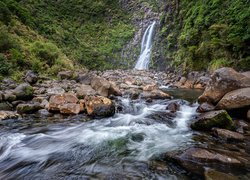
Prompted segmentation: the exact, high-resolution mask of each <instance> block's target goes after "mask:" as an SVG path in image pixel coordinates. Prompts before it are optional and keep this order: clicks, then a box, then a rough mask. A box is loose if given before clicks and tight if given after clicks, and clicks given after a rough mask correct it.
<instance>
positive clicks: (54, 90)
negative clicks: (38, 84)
mask: <svg viewBox="0 0 250 180" xmlns="http://www.w3.org/2000/svg"><path fill="white" fill-rule="evenodd" d="M47 93H48V94H49V95H56V94H63V93H65V90H64V89H63V88H61V87H53V88H49V89H47Z"/></svg>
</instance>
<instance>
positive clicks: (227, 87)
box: [199, 68, 250, 104]
mask: <svg viewBox="0 0 250 180" xmlns="http://www.w3.org/2000/svg"><path fill="white" fill-rule="evenodd" d="M246 87H250V78H247V77H246V76H244V75H242V74H241V73H238V72H236V71H235V70H234V69H232V68H221V69H218V70H216V71H215V72H214V73H213V75H212V76H211V80H210V81H209V83H208V85H207V87H206V89H205V91H204V93H203V94H202V95H201V96H200V97H199V102H211V103H213V104H216V103H217V102H219V101H220V99H221V98H222V97H223V96H224V95H225V94H226V93H228V92H230V91H233V90H236V89H240V88H246Z"/></svg>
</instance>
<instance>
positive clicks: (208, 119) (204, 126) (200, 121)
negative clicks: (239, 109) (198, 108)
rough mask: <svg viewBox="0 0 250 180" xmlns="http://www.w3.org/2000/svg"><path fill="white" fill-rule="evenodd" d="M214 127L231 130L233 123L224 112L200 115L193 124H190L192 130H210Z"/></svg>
mask: <svg viewBox="0 0 250 180" xmlns="http://www.w3.org/2000/svg"><path fill="white" fill-rule="evenodd" d="M214 127H218V128H224V129H233V128H234V122H233V120H232V118H231V117H230V116H229V114H228V113H227V112H226V111H225V110H220V111H210V112H207V113H204V114H201V115H200V116H199V117H198V118H197V120H196V121H195V122H193V123H192V124H191V128H192V129H194V130H205V131H206V130H211V129H212V128H214Z"/></svg>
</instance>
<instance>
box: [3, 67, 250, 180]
mask: <svg viewBox="0 0 250 180" xmlns="http://www.w3.org/2000/svg"><path fill="white" fill-rule="evenodd" d="M24 81H25V83H21V84H20V83H16V82H14V81H13V80H11V79H5V80H3V81H2V82H1V86H0V87H1V91H0V123H1V126H0V128H1V142H0V148H1V152H0V167H2V168H1V169H2V170H1V171H0V176H1V178H4V179H8V178H9V179H11V178H12V179H13V178H19V179H22V178H25V177H27V178H28V179H30V178H32V179H34V178H38V179H51V178H52V179H53V178H54V177H56V176H58V175H60V174H62V173H63V171H64V172H65V173H66V175H67V176H69V178H74V177H75V178H96V179H99V178H104V179H105V178H106V179H110V178H111V179H112V178H113V179H116V178H119V177H123V178H136V177H137V178H138V179H152V178H156V179H159V178H173V179H174V178H188V179H189V178H196V179H200V178H206V179H216V178H217V179H218V178H224V179H225V178H229V179H238V178H239V179H249V177H250V175H249V171H250V163H249V162H250V156H249V152H250V149H249V145H250V139H249V135H250V126H249V122H248V121H249V119H250V117H249V115H250V111H249V109H250V77H249V73H248V72H245V73H238V72H236V71H234V70H233V69H231V68H222V69H219V70H217V71H215V72H214V73H213V74H212V75H211V76H210V75H208V74H206V73H199V72H191V73H189V74H187V75H186V76H185V77H184V76H178V75H176V74H174V73H170V72H167V73H163V72H152V71H135V70H113V71H105V72H95V71H92V72H84V71H83V72H71V71H65V72H60V73H59V74H58V78H57V80H52V79H50V78H46V77H41V76H38V75H37V74H35V73H33V72H31V71H28V72H27V74H26V75H25V77H24ZM203 91H204V92H203ZM200 95H201V96H200ZM198 96H200V97H199V98H198ZM197 99H198V101H199V104H198V103H197V102H196V100H197ZM39 144H40V145H39ZM100 148H101V149H100ZM102 151H103V153H104V154H103V153H102ZM29 153H30V155H29ZM61 155H64V156H65V157H61V158H59V156H61ZM82 156H84V157H82ZM75 158H76V159H79V162H78V164H79V163H80V165H76V163H77V162H76V159H75ZM110 161H114V163H113V164H112V163H111V162H110ZM61 163H63V164H65V165H60V164H61ZM72 165H73V166H75V171H74V168H72ZM115 167H116V168H117V171H116V168H115ZM28 169H29V171H28ZM133 169H134V170H133ZM81 171H82V172H83V173H80V172H81ZM39 172H40V173H39ZM42 173H45V177H44V178H42V175H41V174H42ZM124 173H125V174H126V175H125V174H124ZM64 175H65V174H64ZM62 176H63V175H62Z"/></svg>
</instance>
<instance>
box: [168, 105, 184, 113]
mask: <svg viewBox="0 0 250 180" xmlns="http://www.w3.org/2000/svg"><path fill="white" fill-rule="evenodd" d="M180 107H181V106H180V104H178V102H171V103H169V104H168V105H167V107H166V110H169V111H170V112H172V113H174V112H176V111H179V110H180Z"/></svg>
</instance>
